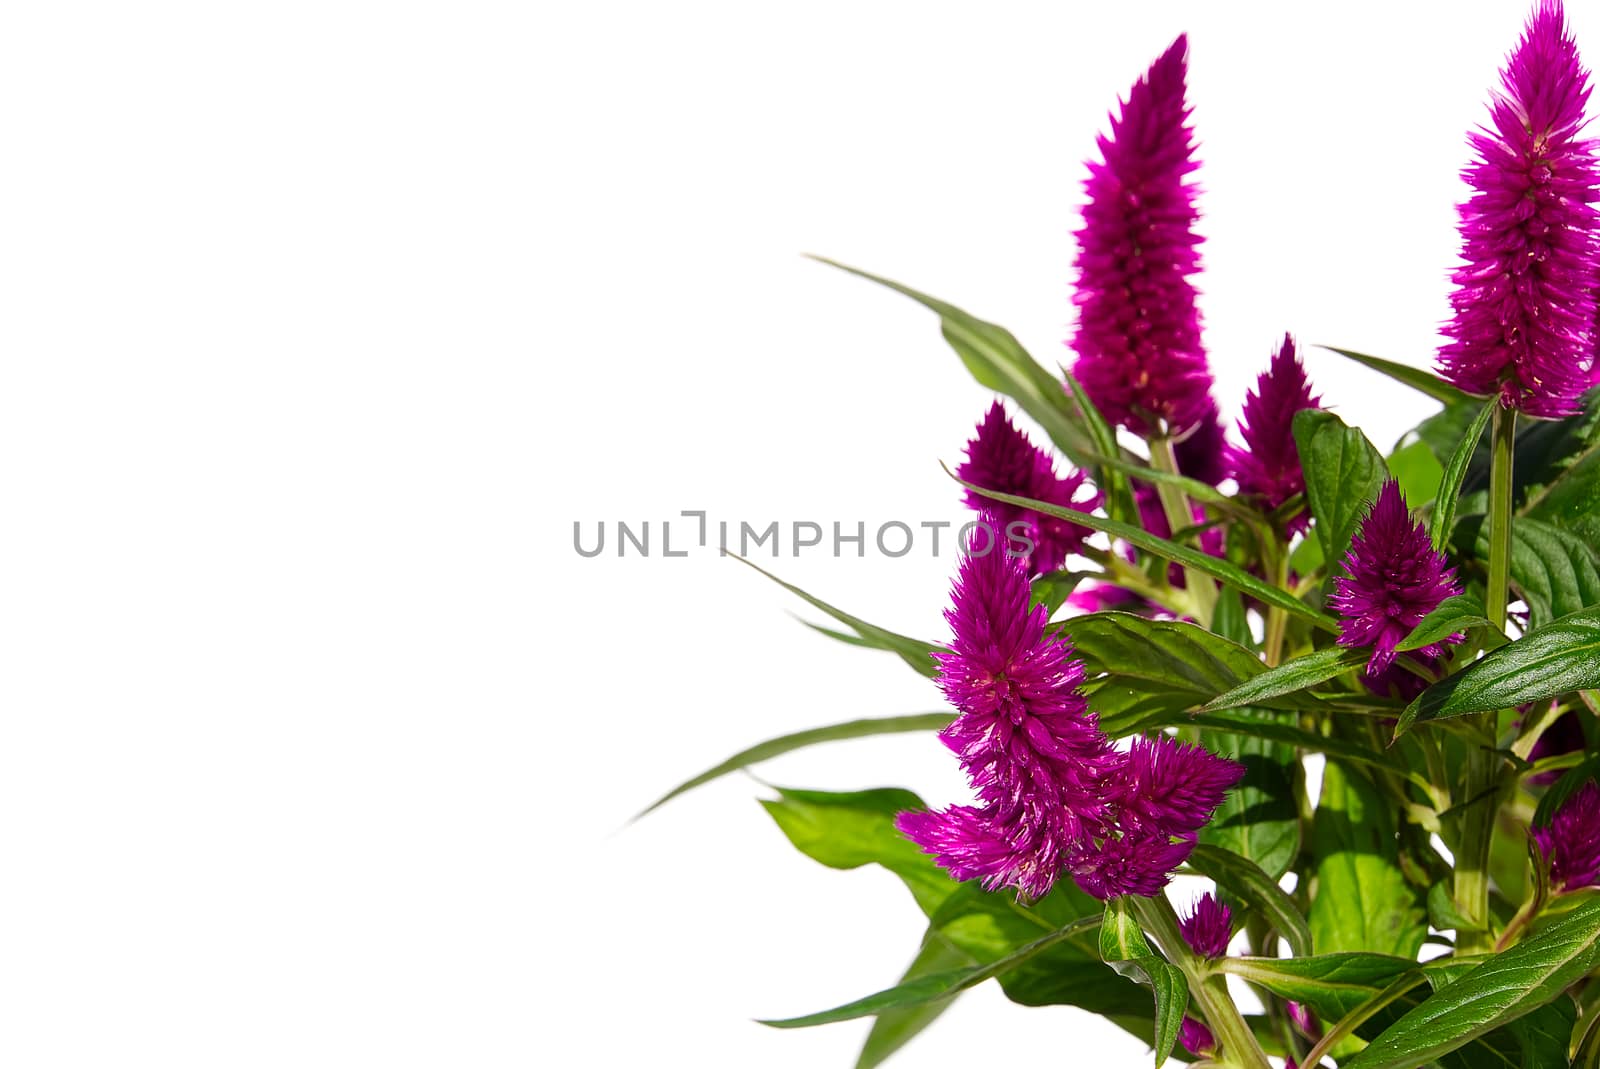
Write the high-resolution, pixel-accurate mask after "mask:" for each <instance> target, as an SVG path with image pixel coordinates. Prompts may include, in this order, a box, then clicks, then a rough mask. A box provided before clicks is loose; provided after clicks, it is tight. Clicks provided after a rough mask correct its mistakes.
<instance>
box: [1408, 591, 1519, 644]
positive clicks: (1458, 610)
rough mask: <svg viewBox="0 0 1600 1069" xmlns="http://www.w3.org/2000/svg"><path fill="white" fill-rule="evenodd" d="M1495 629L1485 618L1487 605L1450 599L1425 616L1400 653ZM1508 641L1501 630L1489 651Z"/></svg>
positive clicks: (1461, 598)
mask: <svg viewBox="0 0 1600 1069" xmlns="http://www.w3.org/2000/svg"><path fill="white" fill-rule="evenodd" d="M1480 627H1483V628H1491V629H1493V627H1494V625H1493V624H1491V623H1489V621H1488V619H1487V618H1485V617H1484V615H1483V605H1482V603H1480V602H1479V601H1478V599H1477V598H1474V597H1470V596H1468V595H1466V594H1462V595H1459V596H1457V597H1453V598H1446V599H1445V600H1444V601H1442V602H1440V603H1439V607H1438V608H1436V609H1434V610H1433V611H1432V612H1430V613H1429V614H1428V615H1427V616H1424V617H1423V618H1422V620H1421V621H1420V622H1419V623H1418V624H1417V626H1416V627H1414V628H1412V629H1411V634H1409V635H1407V636H1406V637H1405V638H1403V639H1401V640H1400V643H1399V645H1397V646H1395V649H1396V650H1399V651H1400V652H1402V653H1404V652H1405V651H1407V650H1420V649H1421V648H1422V647H1424V646H1431V645H1433V644H1434V643H1435V642H1443V641H1444V640H1445V639H1447V638H1449V637H1450V636H1451V635H1455V634H1461V633H1465V632H1467V631H1472V630H1476V629H1477V628H1480ZM1505 642H1506V637H1505V635H1503V634H1501V633H1500V632H1499V631H1498V630H1492V632H1491V634H1490V635H1489V640H1488V642H1487V643H1486V645H1487V646H1488V647H1489V648H1491V649H1492V648H1494V647H1495V646H1503V645H1505Z"/></svg>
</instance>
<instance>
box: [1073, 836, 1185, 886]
mask: <svg viewBox="0 0 1600 1069" xmlns="http://www.w3.org/2000/svg"><path fill="white" fill-rule="evenodd" d="M1194 843H1195V837H1194V836H1193V835H1188V836H1184V837H1183V838H1181V839H1177V840H1174V839H1173V838H1172V836H1170V835H1168V834H1166V833H1165V832H1163V831H1162V830H1161V829H1160V828H1141V827H1137V826H1135V827H1132V828H1127V829H1121V830H1117V831H1113V832H1111V833H1110V834H1108V835H1107V836H1106V837H1105V838H1104V839H1103V840H1102V841H1101V842H1099V843H1095V842H1092V841H1088V840H1085V841H1082V842H1079V843H1077V844H1076V845H1075V846H1074V847H1073V849H1072V852H1071V853H1070V854H1069V855H1068V857H1067V865H1068V867H1069V868H1070V869H1071V870H1072V878H1073V880H1074V881H1076V882H1077V884H1078V886H1079V887H1080V888H1082V889H1083V890H1084V891H1085V892H1086V893H1088V894H1091V895H1093V896H1094V897H1096V898H1098V899H1101V900H1102V901H1104V900H1107V899H1112V898H1115V897H1117V896H1118V895H1143V896H1145V897H1146V898H1151V897H1154V896H1155V895H1158V894H1160V893H1161V889H1162V888H1163V887H1165V886H1166V885H1167V884H1168V883H1171V882H1172V873H1173V871H1174V870H1175V869H1177V867H1178V866H1179V865H1181V864H1183V863H1184V862H1185V861H1187V860H1189V855H1190V854H1191V853H1193V852H1194Z"/></svg>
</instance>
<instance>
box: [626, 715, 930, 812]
mask: <svg viewBox="0 0 1600 1069" xmlns="http://www.w3.org/2000/svg"><path fill="white" fill-rule="evenodd" d="M953 717H954V714H952V713H915V714H913V715H911V716H882V717H868V718H865V719H861V720H847V721H845V722H844V723H842V724H830V725H829V726H827V727H820V728H810V729H808V730H806V731H796V732H794V733H793V734H791V735H779V736H778V737H777V738H775V739H768V740H767V741H766V742H758V743H756V744H755V745H754V746H752V747H750V748H749V749H747V750H740V751H739V752H738V753H736V754H734V755H733V756H732V757H730V758H728V759H727V760H726V761H723V762H722V763H721V764H719V765H715V766H713V767H711V768H708V769H706V770H705V771H704V772H702V773H700V774H699V775H698V776H695V777H693V778H692V779H687V780H684V781H683V782H682V783H680V784H678V785H677V786H676V787H674V788H672V790H670V791H668V792H667V793H666V794H663V795H662V796H661V797H660V798H657V799H656V800H655V801H654V802H651V803H650V804H649V805H648V806H646V807H645V808H644V809H643V810H642V811H640V813H639V816H638V817H634V818H633V819H635V820H638V819H639V817H642V816H644V815H645V814H646V813H649V812H650V811H651V810H654V809H658V808H660V807H661V806H663V805H665V804H666V803H668V802H670V801H671V800H672V799H674V798H676V797H678V795H680V794H683V793H685V792H687V791H692V790H694V789H695V788H696V787H701V786H704V785H705V784H707V783H710V782H711V781H712V780H714V779H717V778H718V777H721V776H726V775H727V774H728V773H730V772H737V771H738V770H739V769H741V768H746V767H748V766H750V765H753V764H756V763H757V762H758V761H769V760H771V759H772V758H774V757H778V756H780V755H782V754H786V753H792V752H793V751H795V750H799V749H803V748H804V747H807V746H815V745H817V744H818V743H821V742H837V741H840V740H842V739H864V738H868V737H870V736H873V735H898V734H901V733H903V732H907V731H938V730H939V729H941V728H943V727H944V726H945V725H947V724H949V723H950V721H951V720H952V719H953Z"/></svg>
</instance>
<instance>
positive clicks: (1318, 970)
mask: <svg viewBox="0 0 1600 1069" xmlns="http://www.w3.org/2000/svg"><path fill="white" fill-rule="evenodd" d="M1330 767H1331V766H1330ZM1221 966H1222V970H1223V971H1224V972H1226V973H1228V974H1229V975H1231V976H1238V977H1240V978H1242V979H1245V980H1248V981H1250V982H1251V983H1252V984H1257V985H1259V986H1261V987H1264V988H1266V989H1267V990H1268V991H1271V992H1272V993H1273V994H1275V995H1280V996H1282V997H1283V998H1286V999H1292V1000H1293V1001H1295V1002H1298V1003H1300V1004H1302V1005H1305V1006H1310V1007H1311V1009H1312V1010H1313V1011H1314V1012H1315V1013H1316V1014H1317V1016H1318V1017H1321V1018H1323V1019H1324V1020H1328V1021H1337V1020H1338V1019H1339V1018H1341V1017H1343V1016H1344V1015H1345V1014H1347V1013H1349V1012H1350V1011H1351V1010H1354V1009H1355V1008H1356V1007H1358V1006H1360V1005H1361V1004H1362V1003H1363V1002H1366V1001H1367V1000H1368V999H1370V998H1371V997H1372V996H1373V995H1375V994H1377V993H1378V992H1379V991H1382V990H1383V989H1384V988H1385V987H1387V986H1388V985H1389V983H1390V982H1391V981H1393V980H1394V979H1395V978H1396V977H1399V976H1402V975H1404V974H1405V973H1408V972H1411V971H1413V970H1414V969H1416V968H1417V963H1416V962H1415V961H1413V960H1411V959H1410V958H1399V957H1395V956H1393V955H1391V954H1371V953H1366V952H1363V951H1349V952H1343V953H1336V954H1318V955H1317V956H1316V957H1313V958H1299V957H1296V958H1224V959H1223V960H1222V962H1221Z"/></svg>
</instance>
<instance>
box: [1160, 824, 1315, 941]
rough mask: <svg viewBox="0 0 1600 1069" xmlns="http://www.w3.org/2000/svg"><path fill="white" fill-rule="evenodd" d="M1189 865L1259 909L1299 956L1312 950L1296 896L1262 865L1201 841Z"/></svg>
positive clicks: (1309, 934)
mask: <svg viewBox="0 0 1600 1069" xmlns="http://www.w3.org/2000/svg"><path fill="white" fill-rule="evenodd" d="M1189 867H1190V868H1192V869H1194V870H1195V871H1196V872H1198V873H1200V874H1201V875H1203V876H1209V877H1210V878H1211V879H1212V880H1213V881H1215V882H1216V884H1217V886H1219V887H1222V888H1225V889H1226V890H1228V891H1230V892H1231V893H1233V894H1235V895H1237V896H1238V897H1239V898H1241V899H1242V900H1244V901H1245V902H1247V903H1248V904H1250V905H1251V906H1254V907H1255V908H1256V909H1259V910H1260V911H1261V912H1262V914H1263V915H1264V916H1265V917H1266V918H1267V920H1268V921H1269V922H1271V924H1272V927H1273V928H1275V929H1277V932H1278V934H1279V935H1281V936H1283V938H1284V939H1285V940H1286V941H1287V942H1288V944H1289V949H1290V951H1291V952H1292V953H1294V955H1295V956H1296V957H1304V956H1306V955H1308V954H1310V953H1311V928H1310V926H1309V925H1307V924H1306V919H1305V918H1304V917H1302V916H1301V915H1300V910H1299V909H1298V908H1296V906H1295V904H1294V899H1292V898H1290V897H1289V896H1288V895H1287V894H1286V893H1284V891H1283V889H1282V888H1280V887H1279V886H1278V884H1277V881H1276V880H1274V879H1273V878H1272V877H1271V876H1269V875H1267V873H1266V872H1264V871H1262V869H1261V867H1260V866H1259V865H1257V864H1255V863H1254V862H1253V861H1247V860H1246V859H1244V858H1242V857H1240V856H1239V855H1237V854H1234V853H1230V852H1229V851H1227V850H1223V849H1220V848H1218V847H1216V846H1211V845H1209V844H1207V843H1200V844H1199V845H1198V846H1196V847H1195V848H1194V852H1193V853H1192V854H1190V855H1189Z"/></svg>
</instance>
